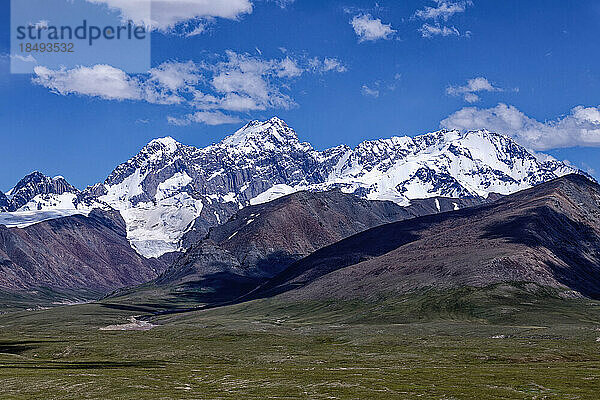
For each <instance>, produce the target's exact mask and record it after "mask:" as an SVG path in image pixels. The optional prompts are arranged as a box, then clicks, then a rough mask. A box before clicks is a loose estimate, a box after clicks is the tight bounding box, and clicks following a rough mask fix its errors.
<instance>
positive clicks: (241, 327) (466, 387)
mask: <svg viewBox="0 0 600 400" xmlns="http://www.w3.org/2000/svg"><path fill="white" fill-rule="evenodd" d="M402 302H404V300H401V301H400V303H402ZM566 303H569V302H562V303H561V304H563V305H553V304H552V303H551V302H550V303H548V307H550V308H552V309H553V310H554V312H552V313H546V314H545V316H544V317H542V316H540V313H539V311H540V310H539V309H538V308H537V306H536V305H535V304H534V303H522V304H521V305H519V306H514V307H513V308H512V309H510V310H509V309H508V308H506V305H504V306H502V309H503V310H505V311H504V312H505V313H506V314H510V313H513V314H512V315H513V316H514V318H512V320H513V321H514V324H512V325H496V324H494V323H493V322H492V323H490V322H489V321H487V322H486V321H484V320H483V319H480V318H477V317H474V315H476V314H477V312H479V311H477V310H476V311H475V312H469V314H470V316H469V317H467V316H465V315H460V314H461V313H460V312H459V313H458V314H457V313H456V311H448V312H446V313H440V314H439V315H437V316H436V317H435V318H433V319H431V320H430V321H428V322H425V321H423V322H414V321H413V322H402V318H396V319H395V318H389V315H387V313H389V312H392V311H394V307H396V308H397V307H400V308H402V307H403V306H402V304H399V303H395V304H393V305H392V304H386V303H383V304H380V305H378V306H376V307H375V308H368V307H366V308H365V307H359V306H357V304H347V305H344V304H339V303H336V304H333V303H329V304H328V303H313V304H304V305H298V304H294V305H289V306H286V305H281V304H276V303H275V302H273V301H271V300H260V301H256V302H252V303H250V304H241V305H236V306H229V307H223V308H219V309H213V310H207V311H199V312H193V313H187V314H179V315H171V316H163V317H160V318H153V319H152V323H153V324H156V325H158V326H156V327H154V328H153V329H150V330H145V331H144V330H137V331H106V330H100V329H99V328H102V327H106V326H109V325H118V324H127V323H128V318H129V317H131V316H133V315H140V314H143V313H138V314H136V312H135V309H131V308H130V309H125V308H126V307H120V306H118V305H111V306H107V305H101V304H83V305H74V306H64V307H57V308H53V309H49V310H41V311H29V312H16V313H12V312H11V313H8V314H4V315H0V391H1V396H0V397H2V399H31V398H40V399H42V398H43V399H134V398H136V399H241V398H244V399H253V398H256V399H388V398H389V399H423V398H425V399H596V398H598V397H597V396H598V395H597V393H599V391H600V351H599V350H600V342H598V340H600V339H597V338H599V337H600V330H599V329H600V319H598V317H599V316H600V312H599V311H598V308H600V306H598V303H596V302H591V301H583V300H578V301H573V302H570V303H569V304H570V305H569V306H565V305H564V304H566ZM556 304H558V303H556ZM410 307H411V309H415V304H414V303H411V305H410ZM561 307H563V308H561ZM417 308H420V309H421V310H423V309H424V307H423V306H422V304H421V306H420V307H417ZM482 310H483V309H482ZM482 312H483V311H482ZM565 313H570V314H569V315H568V316H566V314H565ZM308 315H309V316H310V317H307V316H308ZM536 315H537V317H535V316H536ZM414 317H415V316H414V315H413V316H412V317H411V318H412V319H414ZM138 318H143V317H138ZM507 320H511V317H509V318H507Z"/></svg>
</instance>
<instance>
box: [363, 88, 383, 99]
mask: <svg viewBox="0 0 600 400" xmlns="http://www.w3.org/2000/svg"><path fill="white" fill-rule="evenodd" d="M361 93H362V95H363V96H365V97H373V98H375V99H376V98H378V97H379V90H378V89H374V88H370V87H368V86H367V85H362V88H361Z"/></svg>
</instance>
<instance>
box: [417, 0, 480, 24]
mask: <svg viewBox="0 0 600 400" xmlns="http://www.w3.org/2000/svg"><path fill="white" fill-rule="evenodd" d="M434 1H435V3H436V4H437V6H436V7H425V8H424V9H422V10H418V11H417V12H416V13H415V17H417V18H421V19H433V20H436V21H437V20H439V19H443V20H444V21H448V19H449V18H450V17H452V16H453V15H454V14H459V13H463V12H465V10H466V9H467V6H472V5H473V2H472V1H470V0H466V1H456V2H453V1H447V0H434Z"/></svg>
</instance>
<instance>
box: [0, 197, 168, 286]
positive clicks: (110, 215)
mask: <svg viewBox="0 0 600 400" xmlns="http://www.w3.org/2000/svg"><path fill="white" fill-rule="evenodd" d="M163 269H164V266H163V265H161V263H160V262H158V261H156V260H153V261H148V260H146V259H144V258H143V257H141V256H139V255H138V254H137V253H136V252H135V251H134V250H133V249H132V248H131V247H130V246H129V243H128V241H127V238H126V230H125V224H124V221H123V220H122V219H121V217H120V216H119V215H118V213H116V212H114V211H113V212H106V211H102V210H98V209H96V210H93V211H92V212H91V213H90V214H89V216H88V217H86V216H83V215H73V216H69V217H64V218H58V219H53V220H50V221H45V222H40V223H37V224H34V225H31V226H28V227H26V228H23V229H19V228H6V227H4V226H0V289H2V290H4V291H13V292H22V291H32V290H36V289H42V288H43V289H50V290H54V291H57V292H62V291H69V292H71V293H74V292H77V291H79V292H81V295H82V296H90V295H99V294H105V293H108V292H110V291H112V290H114V289H117V288H120V287H123V286H127V285H133V284H139V283H143V282H146V281H148V280H151V279H153V278H155V277H156V276H157V275H158V274H159V273H160V272H162V270H163Z"/></svg>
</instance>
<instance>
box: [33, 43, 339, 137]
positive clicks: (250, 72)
mask: <svg viewBox="0 0 600 400" xmlns="http://www.w3.org/2000/svg"><path fill="white" fill-rule="evenodd" d="M343 71H345V67H344V66H343V65H342V63H341V62H340V61H338V60H337V59H334V58H324V59H318V58H312V59H309V58H306V57H300V58H293V57H292V56H290V55H286V56H285V57H284V58H281V59H264V58H261V57H255V56H251V55H248V54H238V53H235V52H233V51H227V52H225V54H224V55H222V56H216V59H215V61H214V62H212V63H208V62H203V63H194V62H192V61H187V62H179V61H167V62H164V63H162V64H161V65H159V66H157V67H155V68H152V69H151V70H150V71H148V73H147V74H139V75H129V74H127V73H125V72H124V71H122V70H120V69H117V68H114V67H112V66H110V65H95V66H93V67H77V68H73V69H68V70H67V69H59V70H52V69H49V68H46V67H36V68H35V69H34V72H35V76H34V78H33V82H34V83H36V84H38V85H41V86H44V87H47V88H49V89H50V90H51V91H52V92H54V93H56V94H59V95H63V96H66V95H72V94H75V95H81V96H90V97H99V98H102V99H106V100H121V101H122V100H130V101H145V102H148V103H151V104H163V105H180V106H183V107H186V108H189V109H193V111H194V112H188V114H186V116H185V117H184V118H179V119H177V118H171V119H170V122H171V123H173V124H176V125H185V124H189V123H192V122H199V123H205V124H209V125H214V124H217V123H231V122H238V121H239V120H240V119H239V117H237V116H233V115H226V114H224V113H223V112H227V113H242V112H249V111H256V110H267V109H289V108H292V107H295V106H296V105H297V104H296V102H295V101H294V99H293V98H292V97H291V96H290V95H289V94H288V93H287V92H288V91H289V87H290V83H292V82H293V81H294V80H295V79H296V78H298V77H300V76H302V75H304V74H307V73H326V72H330V73H333V72H343Z"/></svg>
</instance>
